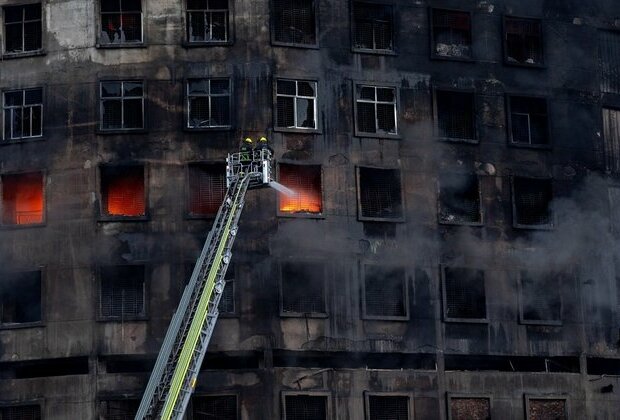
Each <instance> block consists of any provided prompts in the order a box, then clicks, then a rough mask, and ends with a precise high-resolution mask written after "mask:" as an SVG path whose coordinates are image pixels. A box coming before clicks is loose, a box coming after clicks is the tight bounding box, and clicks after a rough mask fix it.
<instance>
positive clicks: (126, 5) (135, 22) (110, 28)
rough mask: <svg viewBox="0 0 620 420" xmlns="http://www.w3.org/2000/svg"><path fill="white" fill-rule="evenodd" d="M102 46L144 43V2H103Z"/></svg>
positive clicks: (111, 0) (116, 0) (126, 0)
mask: <svg viewBox="0 0 620 420" xmlns="http://www.w3.org/2000/svg"><path fill="white" fill-rule="evenodd" d="M99 42H100V43H101V44H113V45H114V44H131V43H140V42H142V1H141V0H101V36H100V38H99Z"/></svg>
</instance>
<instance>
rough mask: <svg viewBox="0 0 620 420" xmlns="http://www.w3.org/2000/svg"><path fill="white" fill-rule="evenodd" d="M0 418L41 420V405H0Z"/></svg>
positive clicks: (5, 419) (7, 419)
mask: <svg viewBox="0 0 620 420" xmlns="http://www.w3.org/2000/svg"><path fill="white" fill-rule="evenodd" d="M0 419H2V420H41V406H40V405H38V404H36V405H35V404H32V405H9V406H5V407H0Z"/></svg>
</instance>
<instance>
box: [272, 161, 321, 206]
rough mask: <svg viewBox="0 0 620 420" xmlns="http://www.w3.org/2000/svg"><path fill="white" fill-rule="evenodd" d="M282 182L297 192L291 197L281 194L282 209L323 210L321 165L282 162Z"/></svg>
mask: <svg viewBox="0 0 620 420" xmlns="http://www.w3.org/2000/svg"><path fill="white" fill-rule="evenodd" d="M279 168H280V173H279V178H280V179H279V180H280V182H281V183H282V184H283V185H284V186H286V187H288V188H290V189H292V190H293V191H295V192H296V195H295V196H293V197H291V196H288V195H285V194H280V195H279V197H280V211H281V212H283V213H312V214H319V213H321V212H322V211H323V200H322V192H321V167H320V166H317V165H291V164H286V163H281V164H280V167H279Z"/></svg>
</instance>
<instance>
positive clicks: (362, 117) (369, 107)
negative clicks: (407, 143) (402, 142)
mask: <svg viewBox="0 0 620 420" xmlns="http://www.w3.org/2000/svg"><path fill="white" fill-rule="evenodd" d="M355 106H356V111H357V117H356V119H355V123H356V124H355V128H356V130H357V132H358V134H392V135H394V134H397V133H398V130H397V126H396V116H397V110H396V89H395V88H393V87H380V86H367V85H356V86H355Z"/></svg>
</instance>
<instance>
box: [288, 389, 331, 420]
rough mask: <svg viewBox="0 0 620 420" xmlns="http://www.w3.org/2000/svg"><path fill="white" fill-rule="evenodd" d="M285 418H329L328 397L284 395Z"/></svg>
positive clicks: (320, 419)
mask: <svg viewBox="0 0 620 420" xmlns="http://www.w3.org/2000/svg"><path fill="white" fill-rule="evenodd" d="M284 420H327V397H326V396H323V395H284Z"/></svg>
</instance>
